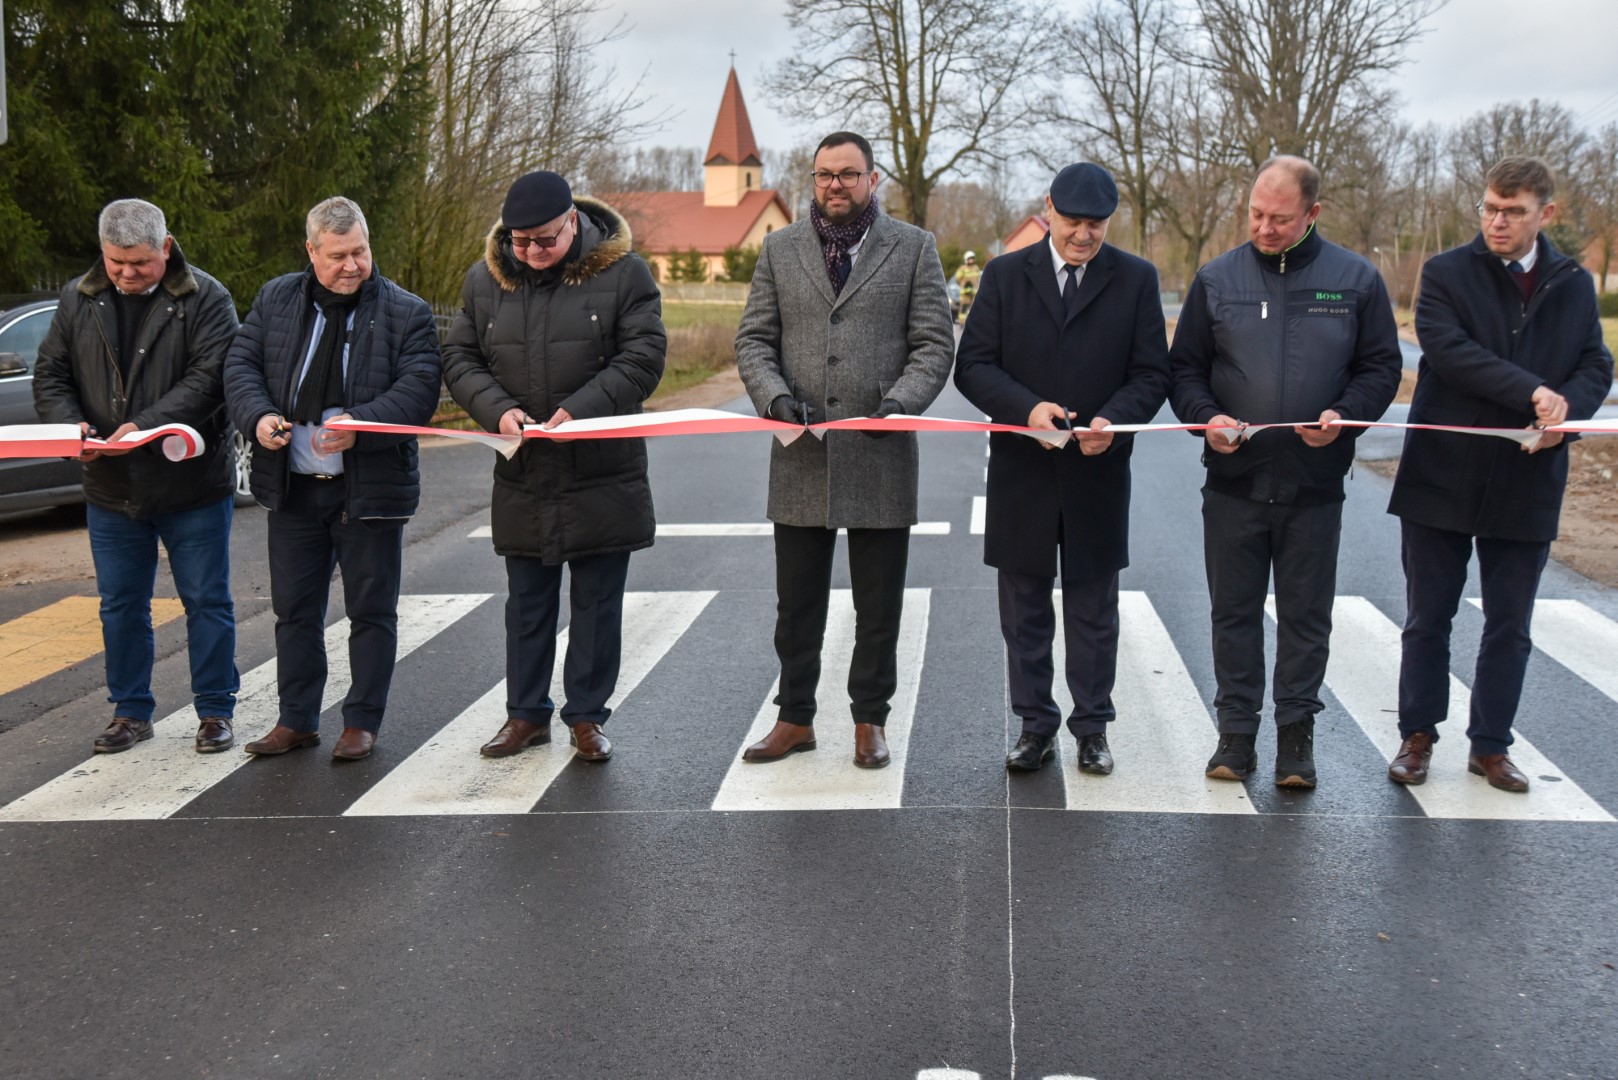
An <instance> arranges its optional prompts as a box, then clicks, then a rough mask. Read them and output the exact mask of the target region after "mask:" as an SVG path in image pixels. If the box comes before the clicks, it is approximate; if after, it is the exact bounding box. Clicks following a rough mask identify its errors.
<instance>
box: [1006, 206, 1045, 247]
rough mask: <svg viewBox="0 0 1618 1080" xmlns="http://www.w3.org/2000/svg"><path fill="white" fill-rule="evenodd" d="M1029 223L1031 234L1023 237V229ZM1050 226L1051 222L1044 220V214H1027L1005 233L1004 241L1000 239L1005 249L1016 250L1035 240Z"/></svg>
mask: <svg viewBox="0 0 1618 1080" xmlns="http://www.w3.org/2000/svg"><path fill="white" fill-rule="evenodd" d="M1030 225H1032V226H1034V231H1033V232H1032V234H1031V235H1028V236H1026V237H1024V236H1023V231H1024V230H1025V229H1027V228H1028V226H1030ZM1050 228H1051V223H1050V222H1049V221H1047V220H1045V215H1044V214H1029V215H1028V216H1027V217H1025V218H1023V219H1022V221H1020V222H1018V223H1017V227H1016V228H1015V229H1012V230H1011V231H1010V232H1009V233H1007V234H1006V238H1005V240H1004V241H1002V243H1003V245H1004V247H1005V250H1007V251H1017V250H1019V249H1021V248H1025V247H1027V246H1028V245H1029V244H1032V243H1034V242H1035V241H1037V240H1038V239H1039V238H1040V236H1041V235H1042V234H1044V233H1047V232H1049V231H1050ZM1019 239H1021V240H1022V242H1021V243H1017V241H1018V240H1019Z"/></svg>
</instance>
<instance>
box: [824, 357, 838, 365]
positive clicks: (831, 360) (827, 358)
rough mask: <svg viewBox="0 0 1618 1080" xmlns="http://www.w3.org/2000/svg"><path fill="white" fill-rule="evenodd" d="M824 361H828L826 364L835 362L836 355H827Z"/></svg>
mask: <svg viewBox="0 0 1618 1080" xmlns="http://www.w3.org/2000/svg"><path fill="white" fill-rule="evenodd" d="M826 363H828V364H835V363H837V357H835V356H828V357H826Z"/></svg>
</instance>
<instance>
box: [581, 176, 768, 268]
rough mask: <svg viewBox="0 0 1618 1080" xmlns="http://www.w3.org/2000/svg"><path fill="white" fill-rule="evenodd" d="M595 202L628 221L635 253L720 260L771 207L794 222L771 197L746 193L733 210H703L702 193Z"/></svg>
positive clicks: (638, 194)
mask: <svg viewBox="0 0 1618 1080" xmlns="http://www.w3.org/2000/svg"><path fill="white" fill-rule="evenodd" d="M596 198H598V199H600V200H601V201H602V202H604V203H606V204H607V205H608V206H610V207H612V208H613V209H614V210H616V211H618V212H619V213H620V214H622V215H623V216H624V217H625V218H626V219H627V220H628V221H629V228H630V231H631V232H632V233H633V234H634V240H635V249H636V250H637V251H644V252H649V253H651V254H653V255H661V254H665V253H667V252H670V251H687V250H689V249H691V248H696V249H697V250H698V251H700V252H702V253H703V254H704V255H720V254H723V253H724V250H725V249H726V248H727V247H739V246H741V243H742V241H743V240H745V239H746V238H747V234H748V232H749V231H750V230H751V229H752V228H753V226H754V225H755V224H756V223H757V222H758V219H759V218H760V217H761V216H762V215H763V213H764V211H765V210H766V209H767V208H768V207H769V205H770V204H771V203H775V204H776V205H777V206H779V207H780V208H781V212H782V213H783V214H785V215H786V217H787V220H788V221H790V220H792V214H791V212H790V211H789V210H787V204H786V203H785V202H783V201H782V199H781V195H780V193H779V192H775V191H749V192H748V193H747V194H745V195H743V196H742V201H741V202H740V203H739V204H737V205H736V206H704V205H703V204H702V192H700V191H626V192H621V193H619V194H616V195H597V196H596Z"/></svg>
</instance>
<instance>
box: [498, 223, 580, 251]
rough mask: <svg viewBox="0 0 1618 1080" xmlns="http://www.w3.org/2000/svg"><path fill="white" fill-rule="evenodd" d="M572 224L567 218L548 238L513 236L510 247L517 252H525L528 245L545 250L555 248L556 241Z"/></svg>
mask: <svg viewBox="0 0 1618 1080" xmlns="http://www.w3.org/2000/svg"><path fill="white" fill-rule="evenodd" d="M572 224H573V219H572V218H568V220H566V221H564V222H563V223H562V227H561V228H560V229H557V230H556V231H555V232H553V233H551V235H549V236H515V235H514V236H512V238H511V246H512V247H514V248H516V249H517V250H518V251H526V250H527V249H528V245H529V244H538V245H539V246H540V247H542V248H547V249H548V248H553V247H555V246H556V241H558V240H560V239H561V238H562V234H563V233H565V232H567V230H568V228H569V227H571V226H572Z"/></svg>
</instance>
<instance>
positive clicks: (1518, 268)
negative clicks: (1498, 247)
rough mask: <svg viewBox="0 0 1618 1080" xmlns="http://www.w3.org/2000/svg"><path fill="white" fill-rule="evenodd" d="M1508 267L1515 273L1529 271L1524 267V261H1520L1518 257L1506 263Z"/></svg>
mask: <svg viewBox="0 0 1618 1080" xmlns="http://www.w3.org/2000/svg"><path fill="white" fill-rule="evenodd" d="M1506 269H1507V270H1510V271H1511V272H1512V273H1513V274H1525V273H1527V271H1526V270H1524V269H1523V268H1522V263H1520V262H1518V261H1517V260H1516V259H1512V260H1511V261H1510V262H1508V263H1506Z"/></svg>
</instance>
